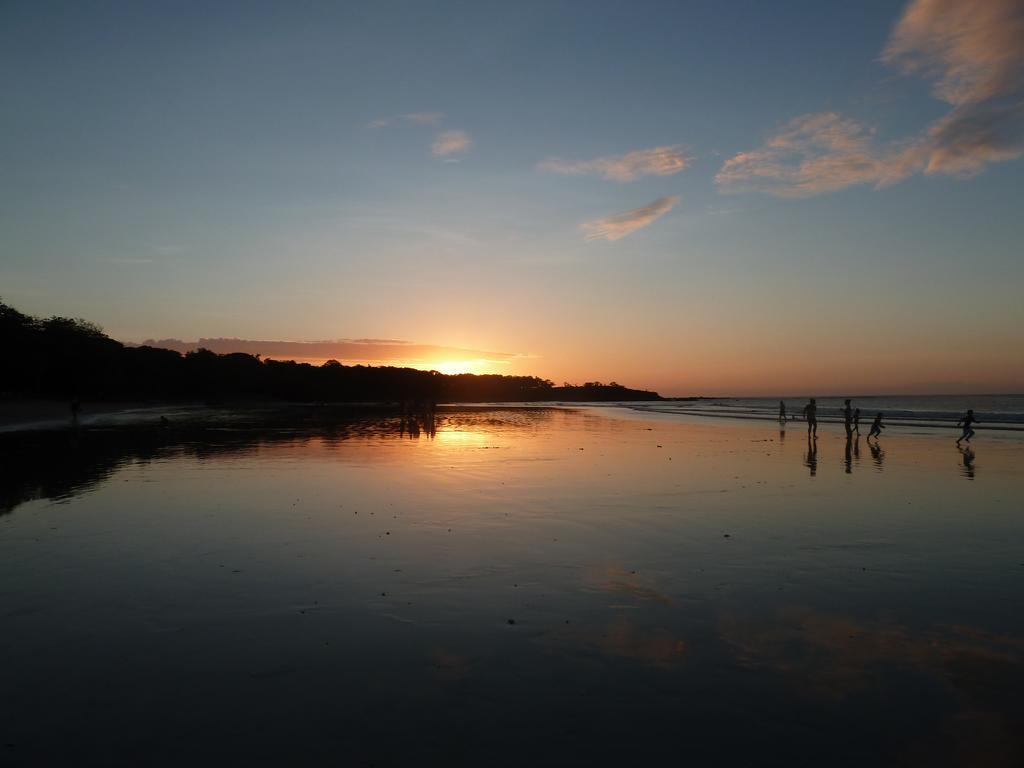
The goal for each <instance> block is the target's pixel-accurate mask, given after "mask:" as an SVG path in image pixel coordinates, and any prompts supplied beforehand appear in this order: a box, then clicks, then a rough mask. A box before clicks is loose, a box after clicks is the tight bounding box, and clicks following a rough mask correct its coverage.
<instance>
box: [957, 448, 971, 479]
mask: <svg viewBox="0 0 1024 768" xmlns="http://www.w3.org/2000/svg"><path fill="white" fill-rule="evenodd" d="M959 450H960V455H961V456H963V457H964V475H965V476H966V477H968V478H969V479H971V480H973V479H974V451H973V450H972V449H971V447H970V446H967V447H966V448H960V449H959Z"/></svg>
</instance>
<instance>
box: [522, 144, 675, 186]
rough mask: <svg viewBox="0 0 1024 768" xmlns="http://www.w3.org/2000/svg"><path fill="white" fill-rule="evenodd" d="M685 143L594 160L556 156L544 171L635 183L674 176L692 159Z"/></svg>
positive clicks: (545, 162) (545, 165) (543, 166)
mask: <svg viewBox="0 0 1024 768" xmlns="http://www.w3.org/2000/svg"><path fill="white" fill-rule="evenodd" d="M692 159H693V158H692V156H690V155H689V154H687V153H686V151H685V149H684V147H683V146H682V145H681V144H673V145H671V146H665V147H653V148H651V149H637V150H634V151H633V152H627V153H626V154H624V155H609V156H607V157H595V158H594V159H593V160H563V159H562V158H560V157H552V158H549V159H547V160H545V161H544V162H542V163H540V164H539V165H538V166H537V168H538V170H541V171H550V172H552V173H562V174H566V175H569V176H587V175H595V176H603V177H604V178H606V179H612V180H614V181H634V180H635V179H638V178H640V177H641V176H671V175H672V174H674V173H679V172H680V171H681V170H683V169H684V168H685V167H686V166H687V165H689V163H690V161H691V160H692Z"/></svg>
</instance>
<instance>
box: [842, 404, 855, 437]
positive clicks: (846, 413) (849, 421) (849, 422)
mask: <svg viewBox="0 0 1024 768" xmlns="http://www.w3.org/2000/svg"><path fill="white" fill-rule="evenodd" d="M845 403H846V404H845V405H844V406H843V407H842V408H841V409H840V410H841V411H842V413H843V424H844V425H845V426H846V437H847V439H849V437H850V435H851V434H853V407H852V406H851V405H850V401H849V399H847V400H846V401H845Z"/></svg>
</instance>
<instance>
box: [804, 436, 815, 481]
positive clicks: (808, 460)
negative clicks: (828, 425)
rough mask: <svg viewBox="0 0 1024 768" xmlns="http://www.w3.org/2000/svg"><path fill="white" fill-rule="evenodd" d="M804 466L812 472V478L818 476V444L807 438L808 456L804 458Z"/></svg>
mask: <svg viewBox="0 0 1024 768" xmlns="http://www.w3.org/2000/svg"><path fill="white" fill-rule="evenodd" d="M804 466H805V467H807V468H808V469H809V470H811V477H814V476H815V475H816V474H818V442H817V440H812V439H811V436H810V435H808V436H807V454H806V455H805V456H804Z"/></svg>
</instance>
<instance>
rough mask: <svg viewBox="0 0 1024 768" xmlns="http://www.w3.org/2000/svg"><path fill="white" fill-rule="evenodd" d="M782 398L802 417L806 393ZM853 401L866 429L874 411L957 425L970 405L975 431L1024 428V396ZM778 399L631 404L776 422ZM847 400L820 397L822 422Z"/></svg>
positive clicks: (891, 420)
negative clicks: (975, 419)
mask: <svg viewBox="0 0 1024 768" xmlns="http://www.w3.org/2000/svg"><path fill="white" fill-rule="evenodd" d="M781 399H782V401H783V402H785V404H786V413H787V415H788V417H789V418H790V419H793V418H794V417H796V418H801V416H800V414H801V412H802V411H803V407H804V406H805V405H806V404H807V398H806V397H799V398H796V397H786V398H781ZM851 399H852V405H853V407H854V408H860V409H861V426H862V428H863V427H864V426H865V423H866V424H867V425H868V426H870V423H871V420H872V419H873V418H874V417H875V414H877V413H882V414H883V423H886V424H893V425H903V426H911V427H935V428H948V429H955V426H956V422H957V421H958V420H959V419H960V418H961V417H962V416H963V414H964V413H966V412H967V409H969V408H972V409H974V415H975V417H976V418H977V419H978V422H977V426H975V429H976V430H985V429H998V430H1022V429H1024V395H875V396H870V397H854V398H851ZM779 400H780V398H777V397H749V398H708V399H704V400H693V401H667V402H660V403H630V404H628V407H630V408H635V409H637V410H647V411H652V412H658V413H680V414H690V415H693V416H718V417H729V418H743V419H771V420H778V417H779ZM843 400H844V398H841V397H819V398H817V401H818V420H819V421H824V422H829V421H836V422H841V421H842V420H843V417H842V415H841V413H840V410H841V408H842V407H843ZM865 431H866V430H865Z"/></svg>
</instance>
